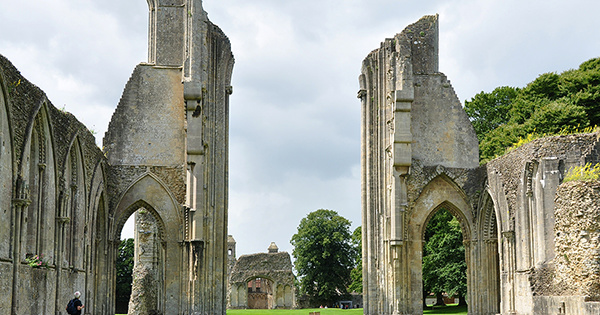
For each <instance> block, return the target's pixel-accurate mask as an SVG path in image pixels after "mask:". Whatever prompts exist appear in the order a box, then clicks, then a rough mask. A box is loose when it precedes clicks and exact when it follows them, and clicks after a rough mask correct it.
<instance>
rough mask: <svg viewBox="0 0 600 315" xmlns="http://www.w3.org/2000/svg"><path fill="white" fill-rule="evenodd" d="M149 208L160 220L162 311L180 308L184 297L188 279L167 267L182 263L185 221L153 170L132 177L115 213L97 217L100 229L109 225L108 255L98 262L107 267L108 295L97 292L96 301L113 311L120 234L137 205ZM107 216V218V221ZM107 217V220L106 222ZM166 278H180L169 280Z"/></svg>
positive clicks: (157, 219)
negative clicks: (133, 178)
mask: <svg viewBox="0 0 600 315" xmlns="http://www.w3.org/2000/svg"><path fill="white" fill-rule="evenodd" d="M140 208H143V209H146V210H148V211H149V212H150V213H151V214H152V216H153V217H154V218H155V220H156V222H157V228H158V235H159V238H160V245H161V248H160V255H159V256H160V257H159V259H160V266H161V267H160V268H161V273H160V277H161V279H159V281H160V283H161V284H160V288H159V300H158V304H159V305H158V307H159V311H162V312H163V313H165V311H166V310H169V311H173V312H178V310H180V307H181V305H182V303H184V301H183V300H182V299H184V298H185V295H184V294H181V292H183V291H182V290H183V289H184V288H185V283H184V281H185V280H184V279H183V277H181V274H180V273H179V272H177V269H174V268H166V267H165V266H167V265H181V264H182V263H183V249H182V247H181V245H180V244H181V242H182V241H183V233H184V230H183V229H184V222H183V216H182V208H181V206H180V205H179V204H178V203H177V201H176V199H175V197H174V196H173V193H172V192H171V191H170V190H169V189H168V188H167V185H166V184H164V183H163V182H162V180H161V179H160V178H159V177H158V176H156V175H155V174H153V173H151V172H146V173H145V174H143V175H141V176H139V177H138V178H137V179H135V180H133V181H132V184H130V185H129V187H128V188H127V189H125V190H124V193H123V194H122V195H121V196H120V198H119V199H118V201H117V205H116V207H115V211H114V213H112V215H111V214H108V216H107V217H103V218H100V219H99V220H98V225H97V226H98V229H100V228H102V225H103V224H105V225H107V234H106V235H107V241H106V242H107V244H106V246H107V250H106V255H104V256H101V257H97V265H98V266H99V268H104V269H105V270H106V271H107V276H106V277H103V278H101V279H99V281H101V282H104V284H105V287H106V292H107V293H108V294H107V295H97V296H96V299H95V301H94V303H95V305H97V307H99V308H100V307H101V308H102V309H106V310H108V312H114V309H115V301H114V292H115V277H116V274H115V265H114V262H115V259H116V255H117V249H118V245H119V242H120V234H121V230H122V229H123V226H124V225H125V222H126V221H127V219H128V218H129V217H130V216H131V215H132V214H133V213H134V212H135V211H137V210H138V209H140ZM104 220H108V222H105V221H104ZM103 221H104V222H103ZM165 279H180V280H178V281H169V285H166V283H167V281H165Z"/></svg>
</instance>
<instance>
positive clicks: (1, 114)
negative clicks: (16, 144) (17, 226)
mask: <svg viewBox="0 0 600 315" xmlns="http://www.w3.org/2000/svg"><path fill="white" fill-rule="evenodd" d="M10 122H11V120H10V112H9V97H8V91H7V89H6V82H5V79H4V76H3V75H2V73H1V72H0V174H3V175H2V176H0V239H3V240H6V241H4V242H1V243H0V259H4V260H6V261H8V260H9V259H10V258H11V257H12V255H13V253H12V246H13V245H12V244H13V236H12V235H13V226H14V223H13V220H14V217H15V215H14V214H13V210H12V205H11V203H12V199H13V183H14V181H15V173H14V170H15V169H16V168H15V167H14V165H15V164H14V163H15V159H14V150H13V136H12V132H11V123H10ZM8 240H10V241H8Z"/></svg>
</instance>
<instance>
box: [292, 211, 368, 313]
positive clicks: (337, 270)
mask: <svg viewBox="0 0 600 315" xmlns="http://www.w3.org/2000/svg"><path fill="white" fill-rule="evenodd" d="M291 244H292V245H293V246H294V250H293V251H292V255H293V256H294V258H295V260H296V261H295V263H294V264H295V268H296V270H297V272H298V276H299V279H300V291H301V293H304V294H307V295H308V296H309V297H310V299H311V302H312V303H313V304H314V305H319V304H326V305H327V304H329V305H331V304H333V303H335V302H337V301H338V300H339V298H340V297H343V296H346V295H347V288H348V285H349V284H350V271H351V270H352V268H354V264H355V258H356V249H355V247H354V246H353V245H352V235H351V233H350V221H348V220H347V219H345V218H344V217H342V216H340V215H338V214H337V212H335V211H333V210H325V209H319V210H317V211H314V212H311V213H309V214H308V216H306V218H304V219H302V221H300V225H299V226H298V232H297V233H296V234H294V235H293V236H292V240H291Z"/></svg>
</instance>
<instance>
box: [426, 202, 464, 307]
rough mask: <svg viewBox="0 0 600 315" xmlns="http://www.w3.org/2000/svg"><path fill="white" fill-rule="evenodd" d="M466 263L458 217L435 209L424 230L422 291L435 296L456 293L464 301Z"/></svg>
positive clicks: (441, 302) (439, 298) (440, 302)
mask: <svg viewBox="0 0 600 315" xmlns="http://www.w3.org/2000/svg"><path fill="white" fill-rule="evenodd" d="M466 271H467V263H466V261H465V247H464V245H463V237H462V232H461V229H460V224H459V222H458V220H457V219H456V218H455V217H454V216H453V215H452V214H451V213H450V212H448V211H447V210H446V209H440V210H439V211H438V212H436V213H435V214H434V215H433V217H432V218H431V220H430V221H429V223H428V224H427V227H426V230H425V242H424V243H423V290H424V291H425V292H424V293H425V294H428V293H429V292H433V293H435V294H436V296H437V297H438V301H437V302H436V304H443V301H442V300H441V294H442V293H444V292H446V293H448V295H450V296H454V295H455V296H458V297H459V299H460V303H461V304H463V303H464V302H465V299H464V296H465V294H466V293H467V273H466Z"/></svg>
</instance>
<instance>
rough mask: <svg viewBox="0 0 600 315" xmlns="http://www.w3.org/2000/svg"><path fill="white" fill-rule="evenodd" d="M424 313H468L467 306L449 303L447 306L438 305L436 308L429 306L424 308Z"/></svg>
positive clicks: (465, 314)
mask: <svg viewBox="0 0 600 315" xmlns="http://www.w3.org/2000/svg"><path fill="white" fill-rule="evenodd" d="M423 314H430V315H432V314H461V315H462V314H464V315H467V307H466V306H458V305H457V304H448V305H446V306H436V307H435V308H434V309H431V307H428V309H426V310H423Z"/></svg>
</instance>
